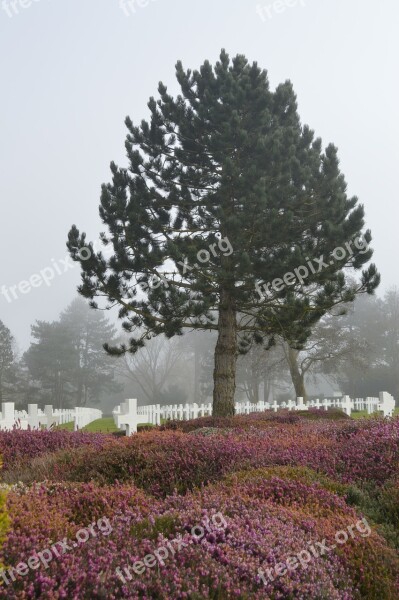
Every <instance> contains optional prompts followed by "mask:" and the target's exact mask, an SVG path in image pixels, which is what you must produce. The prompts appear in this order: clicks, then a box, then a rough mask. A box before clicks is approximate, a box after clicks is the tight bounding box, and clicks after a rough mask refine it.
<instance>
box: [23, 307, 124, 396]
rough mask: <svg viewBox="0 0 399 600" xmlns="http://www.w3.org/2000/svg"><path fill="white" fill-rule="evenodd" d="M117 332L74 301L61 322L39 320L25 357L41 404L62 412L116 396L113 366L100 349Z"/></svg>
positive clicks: (101, 317) (112, 338)
mask: <svg viewBox="0 0 399 600" xmlns="http://www.w3.org/2000/svg"><path fill="white" fill-rule="evenodd" d="M114 334H115V328H114V327H113V325H112V324H110V323H109V322H108V321H107V319H106V318H105V316H104V315H103V314H102V313H101V312H97V311H93V310H92V309H90V308H89V306H87V304H86V303H85V302H84V301H83V300H82V299H81V298H77V299H76V300H74V301H73V302H72V303H71V304H70V305H69V306H68V307H67V309H66V310H65V311H64V312H63V313H62V314H61V316H60V319H59V321H55V322H53V323H46V322H43V321H37V322H36V323H35V324H34V325H33V326H32V337H33V339H34V342H33V343H32V344H31V346H30V348H29V350H28V351H27V352H26V353H25V355H24V361H25V362H26V364H27V366H28V369H29V373H30V375H31V377H32V378H33V380H34V381H38V382H40V384H41V387H42V393H41V398H40V400H41V401H42V402H43V401H44V402H48V403H51V404H53V405H55V406H56V407H58V408H61V407H62V408H65V407H66V406H67V405H74V406H85V405H86V404H87V401H88V400H91V401H93V402H98V401H99V399H100V394H101V393H102V392H104V391H108V392H115V391H119V389H120V386H119V385H118V384H117V383H116V382H115V381H114V364H113V363H114V361H115V359H112V358H111V357H110V356H108V355H107V353H106V352H105V351H104V348H103V344H104V342H106V341H108V342H110V343H113V340H114Z"/></svg>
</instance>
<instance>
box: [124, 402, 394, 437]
mask: <svg viewBox="0 0 399 600" xmlns="http://www.w3.org/2000/svg"><path fill="white" fill-rule="evenodd" d="M310 408H317V409H324V410H328V409H329V408H339V409H341V410H343V411H344V412H345V413H346V414H347V415H349V416H350V415H351V413H352V411H353V410H355V411H367V413H368V414H373V413H375V412H381V413H382V414H383V415H384V417H392V416H393V413H394V410H395V399H394V398H393V397H392V396H391V394H389V393H388V392H380V395H379V398H372V397H368V398H355V399H354V400H352V399H351V398H350V397H349V396H343V397H342V398H325V399H324V400H318V399H317V400H311V401H309V402H307V403H306V404H305V403H304V401H303V398H297V401H296V402H294V401H292V400H289V401H288V402H283V403H282V404H277V402H276V401H274V402H273V403H269V402H264V401H259V402H258V403H257V404H253V403H251V402H236V403H235V410H236V414H238V415H242V414H249V413H254V412H263V411H265V410H273V411H275V412H277V411H278V410H280V409H288V410H309V409H310ZM211 414H212V403H206V404H196V403H192V404H190V403H186V404H169V405H167V406H161V405H160V404H151V405H148V406H138V405H137V400H136V399H133V398H131V399H129V400H126V401H125V402H123V403H122V404H120V405H119V406H117V407H116V408H115V409H114V410H113V417H114V421H115V425H116V427H117V428H118V429H121V430H124V431H126V435H131V434H132V433H136V432H137V425H140V424H146V423H150V424H151V425H160V424H161V420H162V419H171V420H174V421H188V420H190V419H197V418H198V417H205V416H207V415H211Z"/></svg>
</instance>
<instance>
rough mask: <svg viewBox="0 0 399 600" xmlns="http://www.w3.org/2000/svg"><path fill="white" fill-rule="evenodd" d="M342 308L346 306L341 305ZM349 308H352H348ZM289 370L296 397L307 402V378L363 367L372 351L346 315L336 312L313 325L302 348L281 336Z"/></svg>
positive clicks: (358, 369) (281, 344)
mask: <svg viewBox="0 0 399 600" xmlns="http://www.w3.org/2000/svg"><path fill="white" fill-rule="evenodd" d="M344 310H345V309H344ZM347 310H348V311H349V312H350V311H351V308H350V307H349V308H348V309H347ZM280 346H281V347H282V349H283V352H284V356H285V359H286V361H287V365H288V368H289V371H290V374H291V379H292V383H293V386H294V389H295V395H296V397H302V398H303V399H304V401H305V402H306V401H307V400H308V392H307V385H306V380H309V379H310V378H311V377H313V379H315V378H316V376H317V375H320V374H323V375H330V376H331V375H332V374H337V373H340V372H341V371H342V369H344V368H346V369H348V368H351V369H356V370H357V371H360V370H362V369H365V368H366V366H367V364H368V360H369V357H370V353H371V348H370V347H369V345H368V343H367V340H365V339H362V338H361V336H360V335H358V334H357V333H356V332H354V331H353V330H352V328H351V325H350V319H349V318H348V315H347V314H346V310H345V313H343V314H336V315H334V314H333V315H328V316H326V317H325V318H323V319H322V320H321V321H320V322H319V323H318V324H317V325H316V326H315V327H314V329H313V331H312V335H311V336H310V338H309V339H308V340H307V342H306V344H305V345H304V347H303V348H301V349H297V348H292V347H291V346H289V344H287V342H285V341H284V340H280Z"/></svg>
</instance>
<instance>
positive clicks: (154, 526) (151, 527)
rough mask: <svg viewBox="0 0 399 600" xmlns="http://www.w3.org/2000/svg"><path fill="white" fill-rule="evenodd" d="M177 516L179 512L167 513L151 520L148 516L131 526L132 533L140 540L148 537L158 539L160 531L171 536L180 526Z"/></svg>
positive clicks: (166, 535)
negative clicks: (178, 525)
mask: <svg viewBox="0 0 399 600" xmlns="http://www.w3.org/2000/svg"><path fill="white" fill-rule="evenodd" d="M177 518H178V515H177V514H167V515H162V516H160V517H155V519H151V520H150V519H148V518H147V519H143V520H142V521H140V522H138V523H135V524H134V525H132V527H131V528H130V533H131V535H133V536H134V537H135V538H137V539H139V540H142V539H144V538H147V539H150V540H153V541H155V540H157V538H158V536H159V534H160V533H162V534H163V535H164V536H165V537H169V536H170V535H173V536H174V535H175V534H176V532H177V528H178V527H177V523H178V520H177Z"/></svg>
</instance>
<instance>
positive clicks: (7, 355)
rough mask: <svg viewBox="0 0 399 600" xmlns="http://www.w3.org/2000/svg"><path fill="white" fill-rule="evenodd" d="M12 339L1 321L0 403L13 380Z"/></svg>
mask: <svg viewBox="0 0 399 600" xmlns="http://www.w3.org/2000/svg"><path fill="white" fill-rule="evenodd" d="M13 344H14V338H13V336H12V335H11V331H10V330H9V329H8V327H6V326H5V325H4V323H3V321H0V403H1V402H4V401H5V399H6V395H8V393H9V391H10V385H11V384H12V383H13V380H14V373H13V367H14V364H15V354H14V350H13Z"/></svg>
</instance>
